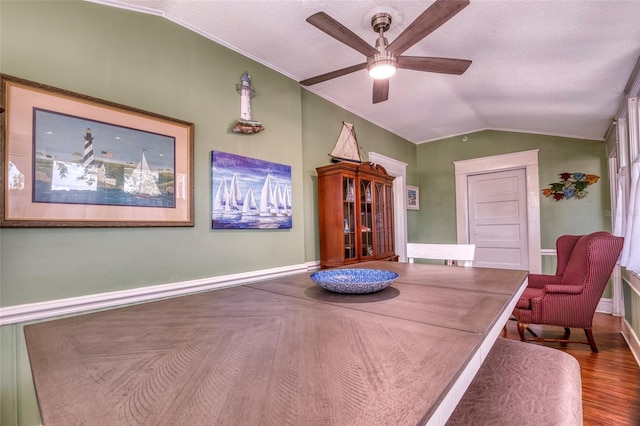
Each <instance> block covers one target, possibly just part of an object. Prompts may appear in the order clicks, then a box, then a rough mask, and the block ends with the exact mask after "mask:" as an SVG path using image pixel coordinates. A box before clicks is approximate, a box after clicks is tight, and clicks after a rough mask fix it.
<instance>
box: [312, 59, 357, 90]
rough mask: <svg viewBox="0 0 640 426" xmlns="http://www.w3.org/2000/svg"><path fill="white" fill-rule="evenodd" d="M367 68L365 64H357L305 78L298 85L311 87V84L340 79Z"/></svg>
mask: <svg viewBox="0 0 640 426" xmlns="http://www.w3.org/2000/svg"><path fill="white" fill-rule="evenodd" d="M365 68H367V64H366V63H364V64H358V65H353V66H351V67H347V68H342V69H340V70H336V71H331V72H328V73H326V74H320V75H317V76H315V77H311V78H307V79H306V80H302V81H301V82H300V84H302V85H303V86H311V85H313V84H318V83H322V82H323V81H327V80H331V79H332V78H336V77H342V76H343V75H347V74H351V73H352V72H356V71H360V70H363V69H365Z"/></svg>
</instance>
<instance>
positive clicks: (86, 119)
mask: <svg viewBox="0 0 640 426" xmlns="http://www.w3.org/2000/svg"><path fill="white" fill-rule="evenodd" d="M0 87H1V92H0V94H1V99H0V102H1V103H0V107H1V108H3V109H4V112H3V113H1V114H2V115H1V116H0V117H1V119H0V148H1V155H0V165H1V166H2V172H3V177H4V179H3V185H2V187H1V188H0V209H1V213H0V227H164V226H193V225H194V213H193V128H194V125H193V124H192V123H188V122H185V121H182V120H177V119H174V118H169V117H165V116H162V115H159V114H154V113H150V112H147V111H142V110H139V109H135V108H131V107H127V106H124V105H120V104H116V103H112V102H108V101H105V100H101V99H97V98H93V97H90V96H85V95H81V94H78V93H74V92H70V91H67V90H63V89H58V88H55V87H51V86H47V85H43V84H39V83H35V82H32V81H28V80H24V79H21V78H17V77H12V76H8V75H4V74H0Z"/></svg>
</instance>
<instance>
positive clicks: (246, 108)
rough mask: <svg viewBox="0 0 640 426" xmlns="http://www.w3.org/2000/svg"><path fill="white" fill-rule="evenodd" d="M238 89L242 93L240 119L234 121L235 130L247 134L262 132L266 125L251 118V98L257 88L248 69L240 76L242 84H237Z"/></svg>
mask: <svg viewBox="0 0 640 426" xmlns="http://www.w3.org/2000/svg"><path fill="white" fill-rule="evenodd" d="M236 91H237V92H238V93H239V94H240V119H239V120H237V121H236V122H235V123H234V125H233V128H232V130H233V132H234V133H244V134H245V135H252V134H254V133H260V132H261V131H263V130H264V126H263V125H262V123H260V122H259V121H256V120H254V119H252V118H251V98H253V97H254V96H255V95H256V89H254V88H253V86H251V76H249V74H248V73H247V72H246V71H245V73H244V74H242V77H240V84H236Z"/></svg>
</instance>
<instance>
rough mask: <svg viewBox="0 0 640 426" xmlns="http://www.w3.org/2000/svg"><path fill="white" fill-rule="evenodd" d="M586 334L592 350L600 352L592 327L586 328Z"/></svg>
mask: <svg viewBox="0 0 640 426" xmlns="http://www.w3.org/2000/svg"><path fill="white" fill-rule="evenodd" d="M584 334H586V335H587V340H588V341H589V346H590V347H591V352H596V353H597V352H598V347H597V346H596V341H595V340H594V338H593V331H592V330H591V329H590V328H585V329H584Z"/></svg>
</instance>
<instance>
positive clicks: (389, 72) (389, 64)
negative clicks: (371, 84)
mask: <svg viewBox="0 0 640 426" xmlns="http://www.w3.org/2000/svg"><path fill="white" fill-rule="evenodd" d="M397 69H398V61H397V60H396V58H395V57H393V55H391V54H386V55H375V57H374V58H373V60H371V61H370V62H369V63H368V64H367V71H369V77H371V78H373V79H374V80H384V79H386V78H389V77H391V76H393V75H394V74H395V73H396V71H397Z"/></svg>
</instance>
